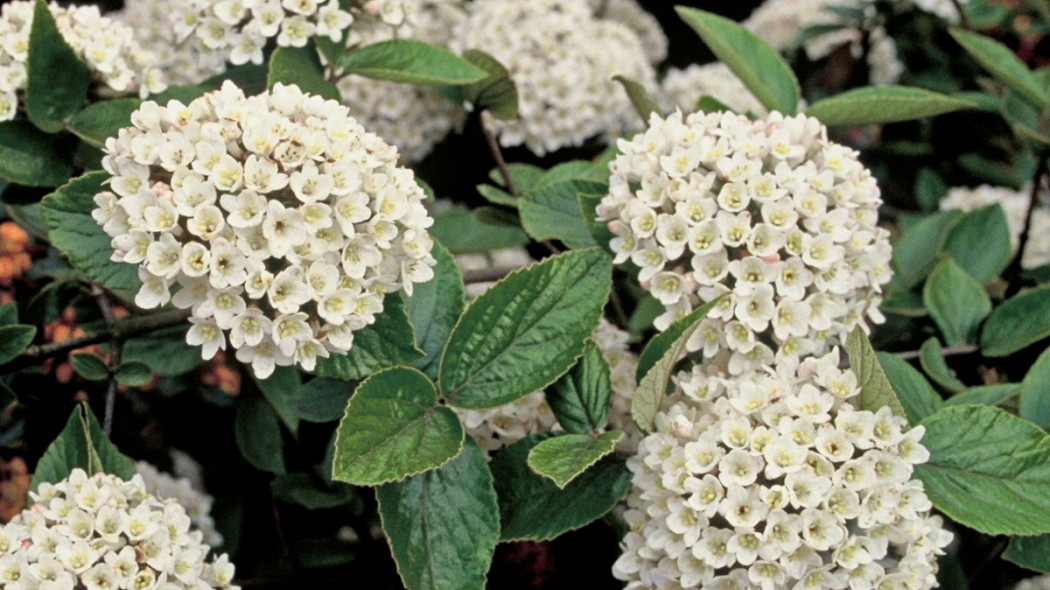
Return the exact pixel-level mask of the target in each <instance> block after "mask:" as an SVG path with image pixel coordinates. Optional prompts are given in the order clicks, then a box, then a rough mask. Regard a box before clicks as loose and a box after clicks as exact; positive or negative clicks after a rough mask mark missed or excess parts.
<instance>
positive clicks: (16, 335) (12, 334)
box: [0, 324, 36, 364]
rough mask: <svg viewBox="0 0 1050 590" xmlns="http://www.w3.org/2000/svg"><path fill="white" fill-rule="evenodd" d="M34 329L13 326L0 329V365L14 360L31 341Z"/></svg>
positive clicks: (18, 325) (32, 327)
mask: <svg viewBox="0 0 1050 590" xmlns="http://www.w3.org/2000/svg"><path fill="white" fill-rule="evenodd" d="M34 336H36V327H34V326H24V325H21V324H15V325H13V326H2V327H0V364H3V363H6V362H7V361H9V360H11V359H13V358H15V357H16V356H18V355H19V354H21V352H22V351H23V350H25V348H26V347H27V346H29V343H30V342H32V341H33V337H34Z"/></svg>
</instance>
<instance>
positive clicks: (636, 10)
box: [590, 0, 668, 66]
mask: <svg viewBox="0 0 1050 590" xmlns="http://www.w3.org/2000/svg"><path fill="white" fill-rule="evenodd" d="M590 4H591V10H593V11H594V15H595V16H597V17H598V18H603V19H606V20H611V21H613V22H618V23H620V24H622V25H626V26H627V28H629V29H631V30H632V31H634V33H635V34H636V35H638V38H639V39H640V40H641V42H642V48H643V49H644V50H645V55H646V57H647V58H648V59H649V63H651V64H653V65H654V66H655V65H658V64H659V63H660V62H662V61H663V60H665V59H667V44H668V41H667V35H666V34H665V33H664V30H663V28H662V27H661V26H660V21H658V20H657V19H656V17H655V16H653V15H652V14H649V13H648V12H647V11H646V10H645V9H644V8H642V6H641V4H639V3H638V2H637V1H636V0H590Z"/></svg>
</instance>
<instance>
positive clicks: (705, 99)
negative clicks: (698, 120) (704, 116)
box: [696, 94, 736, 113]
mask: <svg viewBox="0 0 1050 590" xmlns="http://www.w3.org/2000/svg"><path fill="white" fill-rule="evenodd" d="M696 111H697V112H698V113H717V112H718V111H730V112H736V111H734V110H733V109H731V108H729V106H728V105H726V103H724V102H722V101H720V100H718V99H717V98H715V97H713V96H711V95H709V94H705V95H703V96H701V97H700V98H698V99H696Z"/></svg>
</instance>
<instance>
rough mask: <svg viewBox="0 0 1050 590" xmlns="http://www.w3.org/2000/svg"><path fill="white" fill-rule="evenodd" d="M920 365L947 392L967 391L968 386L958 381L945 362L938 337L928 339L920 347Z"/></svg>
mask: <svg viewBox="0 0 1050 590" xmlns="http://www.w3.org/2000/svg"><path fill="white" fill-rule="evenodd" d="M919 364H920V365H921V366H922V370H923V371H926V374H927V375H929V376H930V379H933V382H934V383H936V384H937V385H939V386H941V387H943V388H944V389H946V390H947V391H951V392H960V391H962V390H964V389H966V385H965V384H964V383H963V382H962V381H959V380H958V379H956V378H955V375H954V374H953V373H952V370H951V369H950V368H949V367H948V362H947V361H945V360H944V352H943V350H942V349H941V343H940V341H939V340H937V338H936V337H930V338H928V339H927V340H926V342H923V343H922V346H920V347H919Z"/></svg>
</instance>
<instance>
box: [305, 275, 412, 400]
mask: <svg viewBox="0 0 1050 590" xmlns="http://www.w3.org/2000/svg"><path fill="white" fill-rule="evenodd" d="M414 342H415V334H414V333H413V331H412V324H410V323H409V321H408V315H407V314H406V313H405V302H404V299H402V298H401V295H400V294H399V293H394V294H392V295H387V296H386V298H385V299H383V312H382V313H380V314H377V315H376V321H375V323H373V324H372V325H370V326H368V327H366V328H364V329H361V330H358V331H356V332H354V345H353V347H352V348H351V349H350V352H348V353H346V354H333V355H332V356H330V357H329V358H319V359H317V367H316V369H315V372H316V373H317V375H318V376H319V377H335V378H337V379H363V378H364V377H367V376H368V375H370V374H372V373H375V372H376V371H381V370H383V369H386V368H389V367H396V366H399V365H410V364H412V363H414V362H416V361H418V360H419V359H421V358H423V356H424V353H423V351H421V350H419V349H418V348H416V346H415V344H414Z"/></svg>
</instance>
